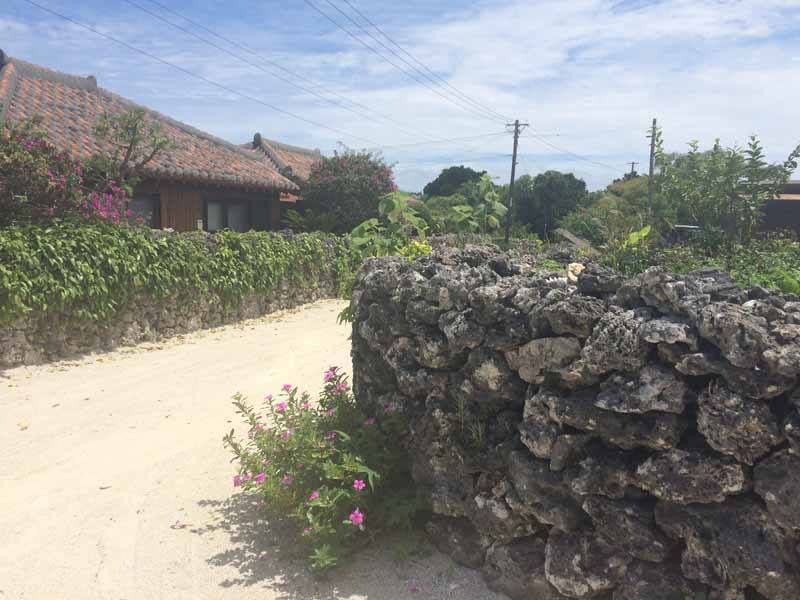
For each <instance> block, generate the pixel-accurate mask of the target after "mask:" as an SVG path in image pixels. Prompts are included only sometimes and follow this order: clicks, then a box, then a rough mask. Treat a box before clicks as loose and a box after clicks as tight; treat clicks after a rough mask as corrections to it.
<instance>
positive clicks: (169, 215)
mask: <svg viewBox="0 0 800 600" xmlns="http://www.w3.org/2000/svg"><path fill="white" fill-rule="evenodd" d="M134 108H140V107H139V105H137V104H135V103H133V102H132V101H130V100H127V99H125V98H122V97H121V96H118V95H116V94H113V93H111V92H109V91H107V90H105V89H103V88H101V87H98V85H97V81H96V80H95V78H94V77H92V76H88V77H80V76H75V75H68V74H65V73H60V72H58V71H53V70H50V69H46V68H44V67H40V66H37V65H34V64H31V63H28V62H25V61H22V60H18V59H16V58H11V57H9V56H7V55H6V54H5V53H3V51H2V50H0V124H2V123H4V122H5V123H18V122H21V121H23V120H25V119H30V118H33V117H38V118H40V119H41V127H42V128H43V129H44V130H45V131H46V132H47V135H48V139H49V141H50V142H51V143H52V144H53V145H54V146H56V147H57V148H59V149H61V150H66V151H68V152H70V153H71V154H72V155H73V156H75V157H77V158H88V157H89V156H92V155H93V154H97V153H100V152H106V153H110V152H111V151H112V148H111V147H110V146H106V145H105V142H103V141H102V140H99V139H97V138H96V137H95V135H94V133H93V131H94V127H95V125H96V124H97V122H98V119H99V118H100V117H101V115H103V114H104V113H107V114H109V115H112V116H114V115H122V114H125V113H127V112H129V111H131V110H132V109H134ZM145 110H147V114H148V116H149V117H150V118H151V119H153V120H155V121H158V122H159V123H161V125H162V127H163V133H164V134H165V135H167V136H168V137H170V138H171V139H172V140H174V141H175V142H176V147H175V148H173V149H170V150H166V151H164V152H162V153H161V154H159V155H157V156H156V158H155V159H154V160H152V161H151V162H150V163H148V164H147V165H146V166H145V168H144V174H143V176H142V181H141V183H140V184H139V185H138V186H137V188H136V190H135V192H134V197H133V200H132V202H131V206H130V207H131V209H132V210H133V211H134V212H135V213H137V214H139V215H141V216H144V217H145V219H146V220H147V221H148V222H149V223H150V224H151V226H152V227H155V228H171V229H174V230H176V231H188V230H193V229H205V230H207V231H217V230H220V229H225V228H228V229H232V230H234V231H247V230H250V229H279V228H280V212H281V211H280V205H281V194H293V193H295V192H297V190H298V186H297V185H296V184H295V183H293V182H292V181H291V180H290V179H289V178H288V177H286V176H284V175H282V174H281V172H280V170H281V169H282V168H284V169H291V171H287V172H291V173H294V172H295V169H297V172H298V173H305V172H306V171H305V167H304V165H305V164H307V163H308V161H309V159H307V158H305V156H306V155H307V153H312V152H311V151H302V150H301V149H299V148H293V147H291V146H286V145H283V144H278V143H277V142H269V144H268V146H269V148H270V152H271V154H268V153H267V151H266V150H263V151H262V150H259V151H257V152H256V151H253V149H252V148H251V149H250V150H248V149H245V148H242V147H240V146H237V145H235V144H231V143H229V142H226V141H224V140H222V139H219V138H217V137H215V136H213V135H211V134H208V133H205V132H203V131H200V130H198V129H195V128H194V127H191V126H189V125H186V124H184V123H180V122H178V121H176V120H174V119H170V118H169V117H166V116H164V115H162V114H159V113H157V112H155V111H152V110H149V109H145ZM265 147H266V146H265ZM304 153H306V154H304ZM272 154H274V157H273V156H272ZM312 154H313V153H312ZM301 155H302V156H303V158H302V159H301V158H299V157H300V156H301ZM317 155H319V153H318V152H317ZM295 156H297V157H298V158H295Z"/></svg>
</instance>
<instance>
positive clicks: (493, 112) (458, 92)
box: [342, 0, 514, 121]
mask: <svg viewBox="0 0 800 600" xmlns="http://www.w3.org/2000/svg"><path fill="white" fill-rule="evenodd" d="M342 2H344V3H345V4H346V5H347V6H349V7H350V9H351V10H353V12H355V13H356V14H357V15H358V16H360V17H361V18H362V19H363V20H364V21H366V22H367V23H368V24H369V25H370V26H371V27H372V28H374V29H375V30H376V31H378V32H379V33H380V34H381V35H382V36H383V37H385V38H386V39H387V40H389V43H391V44H392V45H393V46H395V47H396V48H397V49H398V50H400V51H401V52H402V53H403V54H405V55H406V56H408V57H409V58H410V59H411V60H413V61H414V62H415V63H416V64H418V65H419V66H420V67H422V69H424V70H425V71H426V72H428V73H430V75H431V76H432V77H434V78H435V79H437V80H438V81H439V82H441V84H443V85H445V86H446V87H448V88H450V89H451V90H452V91H453V93H454V94H455V95H456V96H457V97H459V98H461V99H463V100H464V101H466V102H469V103H470V104H472V105H473V106H475V107H477V108H478V109H480V110H483V111H485V112H487V113H489V114H490V115H494V116H495V117H497V118H499V119H502V120H504V121H513V120H514V119H512V118H511V117H507V116H505V115H503V114H502V113H499V112H497V111H496V110H493V109H492V108H490V107H488V106H486V105H485V104H482V103H480V102H478V101H477V100H475V99H473V98H471V97H470V96H468V95H467V94H465V93H464V92H462V91H461V90H459V89H458V88H457V87H455V86H454V85H452V84H450V82H448V81H447V80H446V79H445V78H444V77H442V76H441V75H439V74H438V73H436V72H435V71H433V70H432V69H431V68H430V67H428V66H427V65H426V64H425V63H423V62H422V61H420V60H419V59H417V57H416V56H414V55H413V54H411V53H410V52H409V51H408V50H406V49H405V48H403V46H401V45H400V44H398V43H397V42H396V41H395V40H393V39H392V38H391V36H389V34H387V33H386V32H385V31H384V30H383V29H381V28H380V27H379V26H378V25H377V24H376V23H375V22H374V21H372V20H371V19H370V18H369V17H368V16H367V15H365V14H364V13H363V12H362V11H360V10H359V9H358V8H357V7H356V6H354V5H353V3H351V2H350V0H342ZM362 29H363V28H362Z"/></svg>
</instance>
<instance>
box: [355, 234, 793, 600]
mask: <svg viewBox="0 0 800 600" xmlns="http://www.w3.org/2000/svg"><path fill="white" fill-rule="evenodd" d="M352 307H353V311H354V317H355V321H354V325H353V361H354V378H353V379H354V389H355V393H356V395H357V398H358V399H359V401H360V402H362V403H365V404H375V405H378V406H380V405H386V404H392V405H396V406H398V407H402V409H403V410H404V411H405V413H406V415H407V416H408V419H409V425H410V427H409V433H408V438H407V439H406V440H405V441H404V443H406V444H407V445H408V448H409V451H410V460H411V461H412V463H413V474H414V479H415V481H416V484H417V486H418V488H419V490H420V492H421V493H422V494H424V495H425V497H426V498H427V499H428V500H429V501H430V505H431V507H432V511H433V516H432V518H431V520H430V523H429V525H428V528H429V531H430V532H431V534H432V539H433V541H434V542H435V543H436V544H437V545H438V546H439V547H440V548H441V549H442V550H444V551H446V552H448V553H449V554H451V555H452V556H453V557H454V558H455V559H456V560H458V561H459V562H461V563H463V564H466V565H469V566H472V567H475V568H481V569H482V570H483V573H484V574H485V577H486V579H487V580H488V581H489V583H490V585H491V586H492V587H494V588H495V589H497V590H500V591H503V592H505V593H506V594H508V595H509V596H511V597H512V598H515V599H517V598H525V599H532V600H533V599H536V600H555V599H557V598H605V599H613V600H638V599H642V600H683V599H685V598H690V599H692V600H695V599H696V598H703V599H707V600H711V599H714V600H753V599H763V598H766V599H768V600H797V599H798V598H800V577H799V576H798V571H800V558H799V556H798V554H799V553H800V547H798V546H799V545H800V394H796V391H797V386H798V375H799V374H800V299H798V298H797V297H794V296H791V295H785V294H780V293H773V292H770V291H767V290H764V289H761V288H754V289H750V290H743V289H739V288H737V287H735V286H734V285H733V283H732V282H731V280H730V278H729V277H728V276H727V275H725V274H724V273H721V272H719V271H717V270H713V269H706V270H701V271H697V272H695V273H691V274H689V275H686V276H673V275H670V274H668V273H665V272H663V271H661V270H659V269H655V268H653V269H650V270H648V271H647V272H645V273H643V274H642V275H640V276H638V277H636V278H634V279H632V280H628V281H624V280H623V279H622V278H621V277H619V276H618V275H617V274H615V273H613V272H610V271H607V270H604V269H602V268H599V267H589V268H587V269H586V270H585V271H584V272H583V273H581V275H580V276H579V278H578V281H577V284H576V285H570V284H569V283H568V282H567V280H566V278H561V277H559V275H558V274H554V273H551V274H541V273H539V274H537V273H535V272H534V271H533V269H532V268H531V267H530V265H527V264H524V263H520V262H515V260H514V259H511V258H509V257H508V256H504V255H495V254H494V253H493V252H492V250H490V249H487V248H480V247H467V248H465V249H464V250H454V249H446V248H445V249H441V250H438V251H437V252H436V253H435V254H434V255H431V256H430V257H425V258H423V259H419V260H417V261H415V262H414V263H408V262H407V261H405V260H400V259H392V258H388V259H374V260H371V261H368V262H367V263H366V264H365V266H364V267H363V268H362V270H361V272H360V273H359V275H358V277H357V281H356V287H355V292H354V295H353V301H352Z"/></svg>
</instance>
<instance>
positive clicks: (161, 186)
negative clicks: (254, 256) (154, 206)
mask: <svg viewBox="0 0 800 600" xmlns="http://www.w3.org/2000/svg"><path fill="white" fill-rule="evenodd" d="M136 192H137V194H157V195H158V199H159V202H158V205H159V208H158V215H159V219H158V224H157V226H158V227H160V228H162V229H168V228H171V229H174V230H175V231H193V230H195V229H197V222H198V220H199V221H204V220H205V217H206V214H205V205H206V202H207V201H209V200H211V201H222V202H237V203H238V202H246V203H249V205H250V218H251V220H252V225H253V228H254V229H260V230H264V229H267V230H277V229H280V227H281V225H280V223H281V208H280V204H281V203H280V200H279V193H278V192H277V191H258V192H256V191H245V190H235V189H234V190H231V189H226V188H220V187H214V186H193V185H190V184H181V183H168V182H163V181H155V180H148V181H144V182H142V184H141V185H139V186H138V187H137V190H136ZM204 228H205V224H204Z"/></svg>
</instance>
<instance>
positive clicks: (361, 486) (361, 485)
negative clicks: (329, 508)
mask: <svg viewBox="0 0 800 600" xmlns="http://www.w3.org/2000/svg"><path fill="white" fill-rule="evenodd" d="M353 487H354V488H355V489H357V490H358V491H361V490H363V489H364V488H365V487H367V484H366V483H364V481H363V480H361V479H356V480H355V481H354V482H353Z"/></svg>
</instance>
